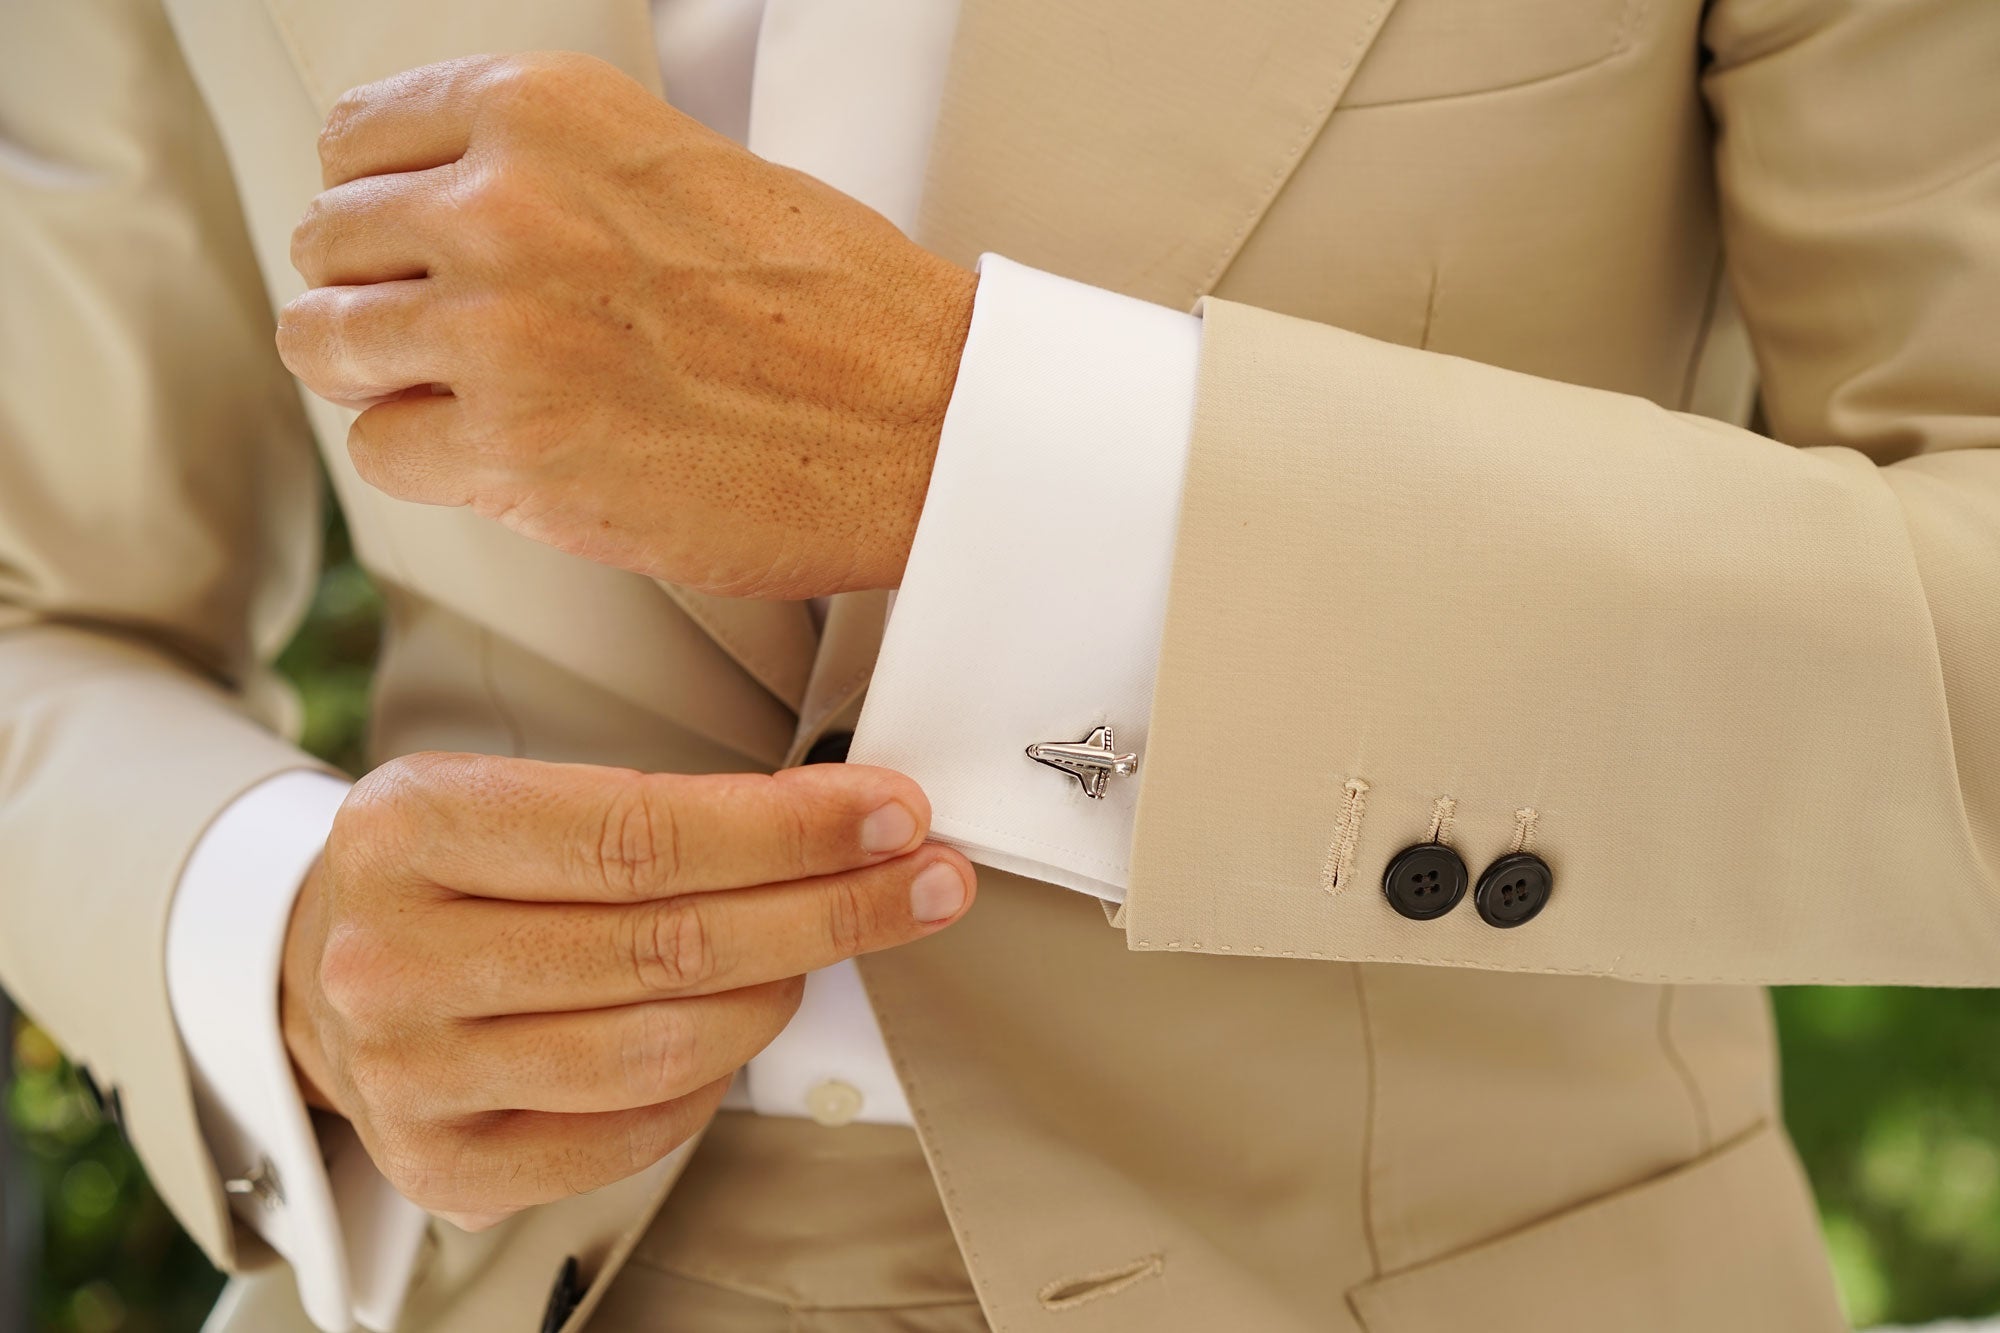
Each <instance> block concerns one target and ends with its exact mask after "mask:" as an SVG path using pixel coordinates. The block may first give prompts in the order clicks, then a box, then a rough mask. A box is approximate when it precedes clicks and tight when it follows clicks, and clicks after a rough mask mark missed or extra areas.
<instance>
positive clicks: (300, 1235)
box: [167, 0, 1200, 1331]
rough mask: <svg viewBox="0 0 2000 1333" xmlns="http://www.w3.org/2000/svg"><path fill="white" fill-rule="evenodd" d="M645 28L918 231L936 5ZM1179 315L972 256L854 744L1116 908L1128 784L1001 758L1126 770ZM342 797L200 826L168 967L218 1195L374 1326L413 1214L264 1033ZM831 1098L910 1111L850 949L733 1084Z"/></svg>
mask: <svg viewBox="0 0 2000 1333" xmlns="http://www.w3.org/2000/svg"><path fill="white" fill-rule="evenodd" d="M653 12H654V19H655V35H656V38H657V41H658V45H659V50H660V60H661V69H662V74H663V77H664V82H665V87H666V90H667V94H668V97H669V100H671V101H673V102H675V104H676V105H678V106H680V107H681V108H682V109H683V110H686V111H688V112H689V114H691V115H697V116H698V117H699V118H701V119H702V120H703V121H704V123H706V124H709V125H710V126H711V127H713V128H716V129H718V130H720V131H722V132H723V133H726V134H730V135H731V136H732V137H736V136H739V135H741V134H743V133H745V132H746V127H747V133H748V136H749V140H748V142H749V146H750V147H751V148H752V149H753V150H755V151H757V152H758V153H760V154H762V155H763V156H765V157H768V158H770V159H771V160H773V161H777V162H781V163H784V164H785V165H788V166H792V167H796V168H798V169H800V170H803V171H806V172H809V173H811V174H812V175H815V176H818V177H819V178H820V179H822V180H825V181H826V182H828V183H829V184H831V185H833V186H835V187H836V188H838V189H841V190H844V191H846V192H847V193H849V194H851V195H853V196H855V197H856V198H858V199H860V200H861V201H862V202H864V203H867V204H868V205H870V206H871V207H873V208H875V209H877V210H878V211H880V212H882V213H883V214H884V215H885V216H886V217H888V218H889V219H890V220H891V221H892V222H894V223H896V224H897V225H898V226H900V227H902V228H903V229H904V230H906V231H908V230H910V229H912V227H913V226H914V223H915V221H916V210H917V204H918V200H919V197H920V195H921V191H922V187H923V180H924V171H925V163H926V159H927V157H928V154H929V151H930V141H931V134H932V130H933V128H934V126H935V123H936V120H937V111H938V106H939V102H940V99H941V97H942V95H943V88H944V78H945V71H946V67H947V64H948V57H949V53H950V47H951V38H952V32H953V28H954V26H955V24H956V21H957V6H956V4H953V3H949V0H653ZM753 31H754V32H755V33H756V37H755V40H754V41H752V40H750V36H749V34H751V33H752V32H753ZM1199 327H1200V326H1199V322H1198V321H1197V320H1196V319H1195V318H1194V317H1193V316H1187V315H1180V314H1177V313H1174V312H1171V311H1166V310H1162V309H1160V308H1157V307H1153V306H1147V305H1145V304H1143V303H1140V302H1136V301H1130V300H1127V299H1125V298H1122V297H1117V296H1113V295H1111V294H1109V293H1106V292H1101V291H1097V290H1095V289H1092V288H1088V287H1084V286H1081V285H1079V284H1076V283H1070V282H1066V281H1064V280H1062V279H1058V278H1053V277H1050V276H1049V275H1047V274H1042V273H1037V272H1035V271H1033V270H1030V269H1026V268H1022V267H1021V266H1019V265H1015V264H1010V263H1007V262H1006V261H1003V260H998V259H995V258H994V257H991V256H989V257H988V258H987V259H986V260H985V261H984V263H983V266H982V276H981V279H980V284H979V289H978V293H977V296H976V298H975V309H974V315H973V328H972V335H971V338H970V339H969V341H968V343H967V347H966V351H965V356H964V359H963V361H962V363H961V365H960V370H959V383H958V388H957V391H956V392H955V394H954V396H953V400H952V404H951V407H950V411H949V413H948V415H947V418H946V422H945V427H944V434H943V437H942V439H941V441H940V444H939V450H938V460H937V465H936V471H935V474H934V477H933V482H932V489H931V494H930V497H929V499H928V501H927V503H926V508H925V512H924V516H923V519H922V523H921V525H920V528H919V531H918V535H917V542H916V547H915V549H914V550H913V552H912V555H911V559H910V565H909V571H908V574H907V576H906V579H905V582H904V585H903V591H902V593H901V595H900V596H899V598H898V599H897V603H896V606H895V609H894V613H893V615H892V617H891V621H890V625H889V629H888V636H887V639H886V641H885V644H884V650H883V657H882V668H881V670H879V671H878V673H877V676H876V678H875V682H874V684H873V686H872V687H871V690H870V694H869V699H868V704H867V708H866V711H865V714H864V717H863V719H862V725H861V728H860V730H859V731H858V732H857V735H856V741H855V748H854V754H853V758H854V759H855V760H857V761H865V762H872V763H890V764H892V765H893V766H895V767H898V768H901V769H903V770H904V771H906V772H908V773H910V774H911V775H912V776H914V777H916V778H917V779H918V781H920V782H921V783H923V784H924V786H925V787H926V789H927V790H928V791H929V793H930V796H931V800H932V804H933V808H934V810H935V812H936V828H937V831H938V833H939V835H940V836H941V837H942V838H944V839H945V840H948V841H951V842H953V843H954V844H956V845H958V846H960V847H963V848H964V849H965V850H966V851H967V852H968V854H970V855H971V856H972V857H973V858H974V859H975V860H978V861H981V862H984V863H986V864H989V865H994V866H1001V867H1005V868H1009V869H1014V870H1019V871H1022V872H1024V873H1027V874H1030V875H1034V876H1037V877H1039V878H1043V879H1049V880H1052V881H1054V882H1056V883H1061V884H1066V885H1069V886H1070V887H1072V888H1076V889H1080V890H1083V891H1085V892H1090V893H1096V894H1099V895H1101V896H1104V897H1108V898H1114V899H1116V898H1121V897H1122V896H1123V890H1124V886H1125V867H1126V865H1127V862H1128V857H1129V844H1130V839H1131V821H1132V803H1133V799H1134V797H1135V795H1136V785H1137V784H1136V781H1135V780H1133V779H1114V780H1113V782H1112V784H1111V790H1110V792H1109V794H1108V797H1107V799H1106V800H1104V801H1102V802H1085V801H1084V800H1083V799H1082V797H1081V795H1080V793H1079V792H1078V791H1077V790H1076V787H1075V783H1074V782H1072V781H1071V780H1070V779H1068V778H1066V777H1064V776H1063V775H1061V774H1059V773H1057V772H1055V771H1054V770H1051V769H1047V768H1043V767H1041V766H1040V765H1036V764H1034V763H1032V762H1031V761H1029V760H1028V759H1027V758H1026V757H1025V756H1024V755H1023V754H1022V749H1023V747H1025V746H1026V745H1027V744H1028V743H1030V742H1032V741H1037V740H1075V739H1079V738H1081V737H1082V736H1083V735H1084V734H1085V733H1086V732H1087V731H1088V730H1089V729H1090V728H1091V727H1092V726H1094V725H1097V724H1098V723H1100V722H1106V721H1109V722H1112V723H1113V724H1114V725H1115V727H1116V731H1117V737H1118V741H1119V747H1120V748H1121V749H1138V750H1140V751H1141V755H1142V765H1143V748H1142V747H1143V742H1144V738H1145V727H1146V720H1147V717H1148V714H1149V713H1150V710H1151V698H1152V678H1153V671H1154V662H1155V658H1156V654H1157V651H1158V644H1159V638H1160V630H1161V624H1162V615H1163V610H1164V605H1165V597H1166V587H1167V581H1168V576H1169V572H1170V568H1171V563H1172V552H1173V536H1174V533H1173V516H1174V511H1175V508H1176V506H1177V504H1178V496H1179V492H1180V485H1181V475H1182V472H1183V469H1184V467H1185V460H1186V450H1187V441H1188V423H1189V417H1190V415H1191V410H1192V403H1193V398H1194V384H1195V368H1194V367H1195V355H1196V352H1197V350H1198V347H1199ZM996 557H997V558H996ZM1051 635H1053V636H1054V638H1053V639H1052V638H1051V637H1050V636H1051ZM968 682H972V684H970V685H969V686H968ZM344 791H345V785H344V784H342V783H340V782H339V781H337V780H335V779H332V778H328V777H326V776H325V775H323V774H316V773H294V774H284V775H281V776H279V777H276V778H272V779H270V780H269V781H267V782H266V783H264V784H262V785H261V786H259V787H257V788H255V789H254V790H252V791H251V792H249V793H247V794H245V795H244V796H243V797H241V798H239V799H238V801H237V802H236V803H235V804H233V805H231V806H230V807H229V808H228V810H226V811H225V812H224V813H223V814H222V815H221V816H220V817H218V818H217V820H216V821H215V823H214V824H213V825H212V826H211V827H210V829H209V830H208V831H207V832H206V833H205V834H204V835H203V838H202V840H201V842H200V843H199V845H198V846H197V848H196V850H195V853H194V855H193V856H192V857H191V858H190V860H189V862H188V866H187V869H186V870H185V872H184V873H183V875H182V879H181V883H180V885H179V890H178V894H177V896H176V900H175V905H174V909H173V915H172V919H171V921H170V923H169V929H168V950H167V973H168V985H169V991H170V993H171V998H172V1002H173V1006H174V1014H175V1019H176V1022H177V1024H178V1025H179V1027H180V1031H181V1036H182V1040H183V1042H184V1043H185V1045H186V1047H187V1051H188V1057H189V1062H190V1065H191V1066H192V1068H193V1070H194V1076H195V1086H196V1089H197V1098H198V1100H199V1103H200V1110H201V1115H202V1126H203V1132H204V1135H205V1136H206V1138H207V1140H208V1145H209V1148H210V1151H211V1152H212V1153H213V1154H214V1156H215V1160H216V1163H217V1165H218V1166H219V1167H220V1168H221V1170H222V1171H223V1172H224V1173H225V1174H227V1175H239V1174H241V1173H243V1172H245V1171H247V1170H249V1169H250V1168H251V1167H252V1166H253V1165H255V1163H256V1162H257V1161H259V1160H260V1159H263V1158H268V1159H269V1160H270V1162H271V1163H272V1164H273V1165H274V1166H275V1168H276V1170H277V1174H278V1177H279V1179H280V1181H281V1182H282V1185H283V1188H284V1198H283V1200H282V1201H279V1202H277V1203H275V1204H271V1205H263V1204H258V1203H256V1202H254V1201H252V1200H249V1199H247V1198H238V1199H236V1200H234V1204H235V1207H236V1209H237V1212H238V1215H239V1216H241V1217H242V1218H243V1220H244V1221H245V1222H246V1223H248V1224H249V1225H250V1226H251V1227H252V1228H254V1229H255V1230H256V1231H258V1232H259V1233H260V1234H261V1235H263V1236H264V1237H265V1239H266V1240H268V1241H270V1242H271V1244H272V1246H273V1248H274V1249H276V1250H278V1251H279V1252H280V1253H282V1254H283V1255H284V1256H285V1257H286V1258H287V1259H288V1260H289V1261H290V1262H291V1265H292V1267H293V1270H294V1272H295V1273H296V1275H297V1278H298V1283H299V1290H300V1296H301V1299H302V1302H303V1304H304V1307H305V1310H306V1312H307V1314H308V1315H309V1316H310V1317H311V1318H312V1319H313V1321H314V1323H316V1324H318V1325H319V1326H320V1327H321V1328H324V1329H327V1330H329V1331H332V1330H342V1329H346V1328H348V1327H350V1326H351V1324H353V1323H359V1324H360V1325H361V1326H363V1327H365V1328H369V1329H374V1330H386V1329H389V1328H392V1327H393V1326H394V1324H395V1321H396V1319H397V1316H398V1313H399V1311H400V1307H401V1305H402V1301H403V1296H404V1293H405V1291H406V1289H407V1286H408V1282H409V1277H410V1273H411V1271H412V1269H413V1267H414V1264H415V1260H416V1256H417V1254H418V1251H419V1248H420V1241H421V1236H422V1231H423V1228H424V1226H425V1225H426V1219H425V1217H424V1215H423V1214H422V1213H421V1212H420V1211H419V1210H418V1209H416V1208H415V1207H414V1206H413V1205H411V1204H409V1203H408V1202H406V1201H405V1200H403V1199H402V1198H401V1197H400V1196H398V1195H396V1194H395V1192H394V1191H393V1190H392V1189H391V1188H390V1187H389V1185H388V1182H387V1181H386V1180H385V1179H384V1178H383V1177H382V1176H381V1174H380V1173H379V1172H378V1171H376V1170H375V1167H374V1164H373V1163H372V1162H371V1161H370V1160H369V1159H368V1157H367V1154H366V1153H365V1152H364V1151H363V1150H362V1148H361V1145H360V1143H359V1140H358V1139H357V1138H356V1137H355V1136H354V1134H353V1132H352V1130H351V1129H349V1128H347V1127H346V1126H345V1125H340V1124H335V1123H331V1122H328V1123H326V1124H325V1125H324V1128H325V1131H326V1132H325V1135H324V1138H323V1140H322V1139H316V1138H315V1137H314V1132H313V1131H314V1127H313V1125H312V1122H311V1121H310V1120H309V1118H308V1117H307V1114H306V1109H305V1106H304V1103H303V1101H302V1100H301V1099H300V1095H299V1092H298V1089H297V1086H296V1084H295V1083H294V1082H293V1079H292V1075H291V1065H290V1061H289V1059H288V1058H287V1055H286V1053H285V1049H284V1043H283V1038H282V1034H281V1033H280V1032H279V1030H278V1014H277V1003H276V999H277V977H278V968H279V965H280V962H281V959H282V949H283V942H284V933H285V926H286V923H287V921H288V919H289V917H290V912H291V905H292V902H293V899H294V898H295V897H296V895H297V892H298V886H299V884H300V882H301V881H302V879H303V877H304V874H305V871H306V870H307V869H308V868H309V867H310V865H311V863H312V860H313V858H314V857H315V856H316V855H317V854H318V852H319V849H320V847H321V846H322V845H323V843H324V841H325V838H326V833H327V830H328V828H329V827H330V825H331V822H332V819H333V812H334V809H335V808H336V807H337V806H338V804H339V801H340V799H341V797H342V795H343V794H344ZM828 1082H838V1083H842V1084H845V1085H847V1086H848V1087H849V1088H852V1089H853V1090H855V1091H858V1092H859V1093H860V1094H861V1106H860V1110H859V1112H858V1114H857V1115H856V1117H855V1118H857V1119H860V1120H871V1121H878V1122H886V1123H897V1124H907V1123H909V1120H910V1111H909V1106H908V1104H907V1103H906V1102H905V1100H904V1097H903V1092H902V1087H901V1084H900V1083H899V1082H898V1081H897V1079H896V1077H895V1073H894V1071H893V1069H892V1068H891V1066H890V1063H889V1058H888V1052H887V1050H886V1049H885V1047H884V1046H883V1042H882V1036H881V1032H880V1030H879V1028H877V1026H876V1024H875V1021H874V1016H873V1013H872V1012H871V1010H870V1009H869V1007H868V1002H867V997H866V994H865V993H864V991H863V989H862V986H861V981H860V975H859V973H858V971H857V970H856V969H855V967H854V965H853V964H852V963H848V964H843V965H842V966H840V967H837V968H829V969H827V970H826V971H824V972H820V973H816V974H814V975H813V976H811V977H809V978H808V979H807V985H806V993H805V999H804V1002H803V1003H802V1004H801V1006H800V1010H799V1013H798V1015H797V1016H796V1017H795V1018H794V1019H793V1020H792V1023H791V1025H790V1026H789V1027H787V1028H786V1030H785V1031H784V1033H782V1034H781V1035H780V1036H779V1037H778V1039H777V1040H776V1041H775V1042H773V1043H772V1044H771V1046H769V1047H768V1048H766V1050H765V1051H764V1052H763V1053H762V1054H760V1055H759V1056H758V1057H757V1058H756V1059H755V1060H753V1061H752V1062H751V1063H750V1065H749V1067H748V1069H747V1070H746V1071H745V1077H743V1078H741V1079H738V1080H737V1085H736V1086H735V1087H733V1088H732V1089H731V1093H730V1096H731V1099H732V1102H733V1103H734V1104H736V1105H742V1106H747V1107H750V1108H753V1109H755V1110H757V1111H759V1112H762V1113H764V1114H770V1115H807V1114H810V1113H811V1112H810V1103H809V1099H810V1097H811V1094H812V1092H813V1090H814V1089H815V1088H818V1087H821V1086H822V1085H823V1084H826V1083H828ZM322 1154H324V1157H325V1162H324V1166H323V1165H322V1161H321V1157H322Z"/></svg>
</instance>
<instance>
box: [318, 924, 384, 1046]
mask: <svg viewBox="0 0 2000 1333" xmlns="http://www.w3.org/2000/svg"><path fill="white" fill-rule="evenodd" d="M390 947H391V946H390V944H389V942H388V940H387V939H386V938H385V937H384V936H383V935H382V934H381V933H380V932H378V931H377V930H376V929H375V928H374V927H372V926H371V925H369V924H367V923H365V922H354V921H350V922H345V923H343V924H342V925H341V926H340V927H339V928H338V929H336V930H334V931H332V932H330V933H329V934H328V936H327V939H326V943H325V944H324V945H323V946H322V948H321V951H320V959H319V988H320V993H321V994H322V995H323V996H325V997H326V1002H327V1005H328V1006H329V1007H330V1008H331V1009H332V1010H333V1012H334V1013H335V1014H337V1015H338V1016H339V1017H340V1018H341V1019H342V1020H343V1021H345V1022H346V1023H348V1024H350V1025H351V1026H353V1027H355V1028H357V1029H362V1030H367V1029H371V1028H375V1027H378V1026H380V1025H381V1023H382V1020H383V1019H384V1018H385V1017H386V1011H387V1010H388V1009H389V1008H390V1007H391V1006H392V1005H393V1002H394V999H395V996H396V992H397V989H398V988H397V986H396V983H395V978H394V973H395V970H396V969H395V966H394V964H393V963H392V962H391V961H390V958H389V953H390Z"/></svg>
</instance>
